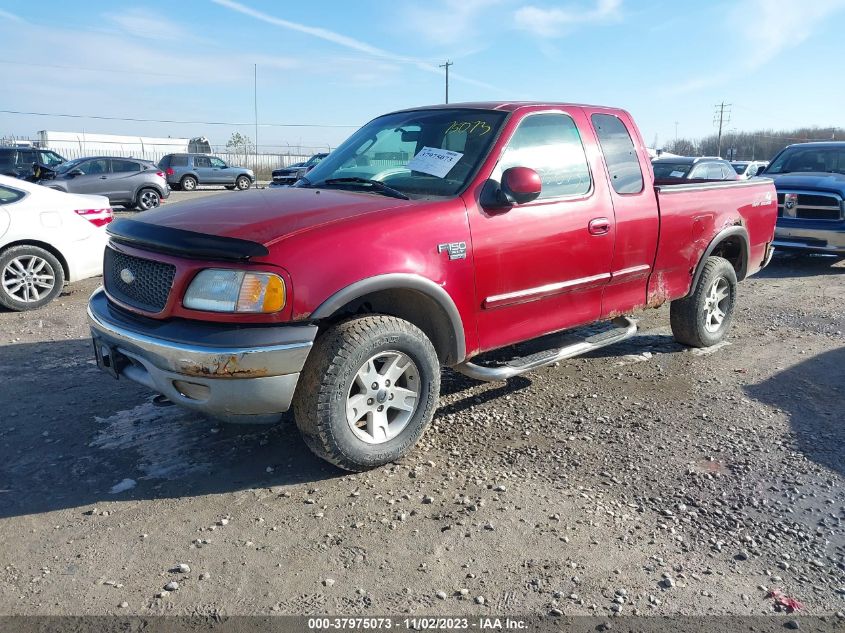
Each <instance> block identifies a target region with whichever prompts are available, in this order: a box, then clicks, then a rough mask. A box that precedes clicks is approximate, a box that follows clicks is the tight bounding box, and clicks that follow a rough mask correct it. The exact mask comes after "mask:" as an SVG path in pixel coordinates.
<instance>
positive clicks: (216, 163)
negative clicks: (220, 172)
mask: <svg viewBox="0 0 845 633" xmlns="http://www.w3.org/2000/svg"><path fill="white" fill-rule="evenodd" d="M208 160H209V161H211V166H212V167H217V168H218V169H222V168H223V167H225V166H226V163H224V162H223V161H222V160H221V159H219V158H216V157H214V156H212V157H211V158H209V159H208Z"/></svg>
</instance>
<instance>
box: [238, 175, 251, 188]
mask: <svg viewBox="0 0 845 633" xmlns="http://www.w3.org/2000/svg"><path fill="white" fill-rule="evenodd" d="M235 186H236V187H237V188H238V189H240V190H241V191H246V190H247V189H249V188H250V187H251V186H252V180H250V179H249V176H238V179H237V180H236V181H235Z"/></svg>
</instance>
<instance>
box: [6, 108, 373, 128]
mask: <svg viewBox="0 0 845 633" xmlns="http://www.w3.org/2000/svg"><path fill="white" fill-rule="evenodd" d="M0 114H22V115H26V116H49V117H61V118H65V119H96V120H98V121H128V122H132V123H176V124H180V125H228V126H249V125H254V123H251V122H250V123H234V122H231V121H178V120H175V119H133V118H129V117H116V116H97V115H93V114H56V113H50V112H23V111H20V110H0ZM258 125H259V126H261V127H318V128H357V127H360V126H358V125H331V124H324V123H323V124H321V123H259V124H258Z"/></svg>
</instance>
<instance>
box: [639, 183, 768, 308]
mask: <svg viewBox="0 0 845 633" xmlns="http://www.w3.org/2000/svg"><path fill="white" fill-rule="evenodd" d="M654 192H655V197H656V199H657V204H658V210H659V213H660V236H659V240H658V245H657V254H656V257H655V262H654V270H655V271H656V272H655V274H654V275H652V278H651V279H650V280H649V289H648V303H649V304H652V305H656V304H659V303H662V301H661V299H664V300H665V299H666V298H670V297H683V296H685V295H686V294H687V293H688V292H689V289H690V284H691V281H692V274H693V272H694V271H695V268H696V266H697V265H698V262H699V261H700V260H701V256H702V254H703V253H704V252H705V251H706V249H707V247H708V245H709V244H710V242H711V240H713V238H714V237H715V236H716V235H718V234H719V233H720V232H721V231H724V230H726V229H730V228H731V227H735V226H738V227H743V228H744V229H745V231H746V232H747V235H749V236H750V243H749V245H748V246H749V250H748V261H747V262H746V268H745V270H744V271H742V274H740V275H738V276H739V277H740V278H744V277H747V276H748V275H752V274H754V273H756V272H757V271H758V270H760V268H761V267H762V265H763V262H764V260H765V257H766V251H767V245H768V244H769V241H767V240H770V239H771V236H772V234H773V232H774V224H775V220H776V208H777V196H776V195H775V191H774V184H773V182H772V180H771V179H769V178H752V179H751V180H733V181H722V180H720V181H702V182H693V183H684V184H662V183H661V182H659V181H656V182H655V186H654ZM678 244H683V245H684V248H682V249H678V248H676V245H678Z"/></svg>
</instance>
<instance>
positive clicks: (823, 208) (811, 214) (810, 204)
mask: <svg viewBox="0 0 845 633" xmlns="http://www.w3.org/2000/svg"><path fill="white" fill-rule="evenodd" d="M788 193H789V192H785V193H778V217H784V218H798V219H801V220H840V219H841V218H842V201H841V200H840V198H839V197H837V196H834V195H825V194H815V193H798V194H791V195H792V196H796V197H795V201H794V205H793V206H792V207H791V208H787V206H786V205H785V204H784V202H785V196H786V195H787V194H788Z"/></svg>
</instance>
